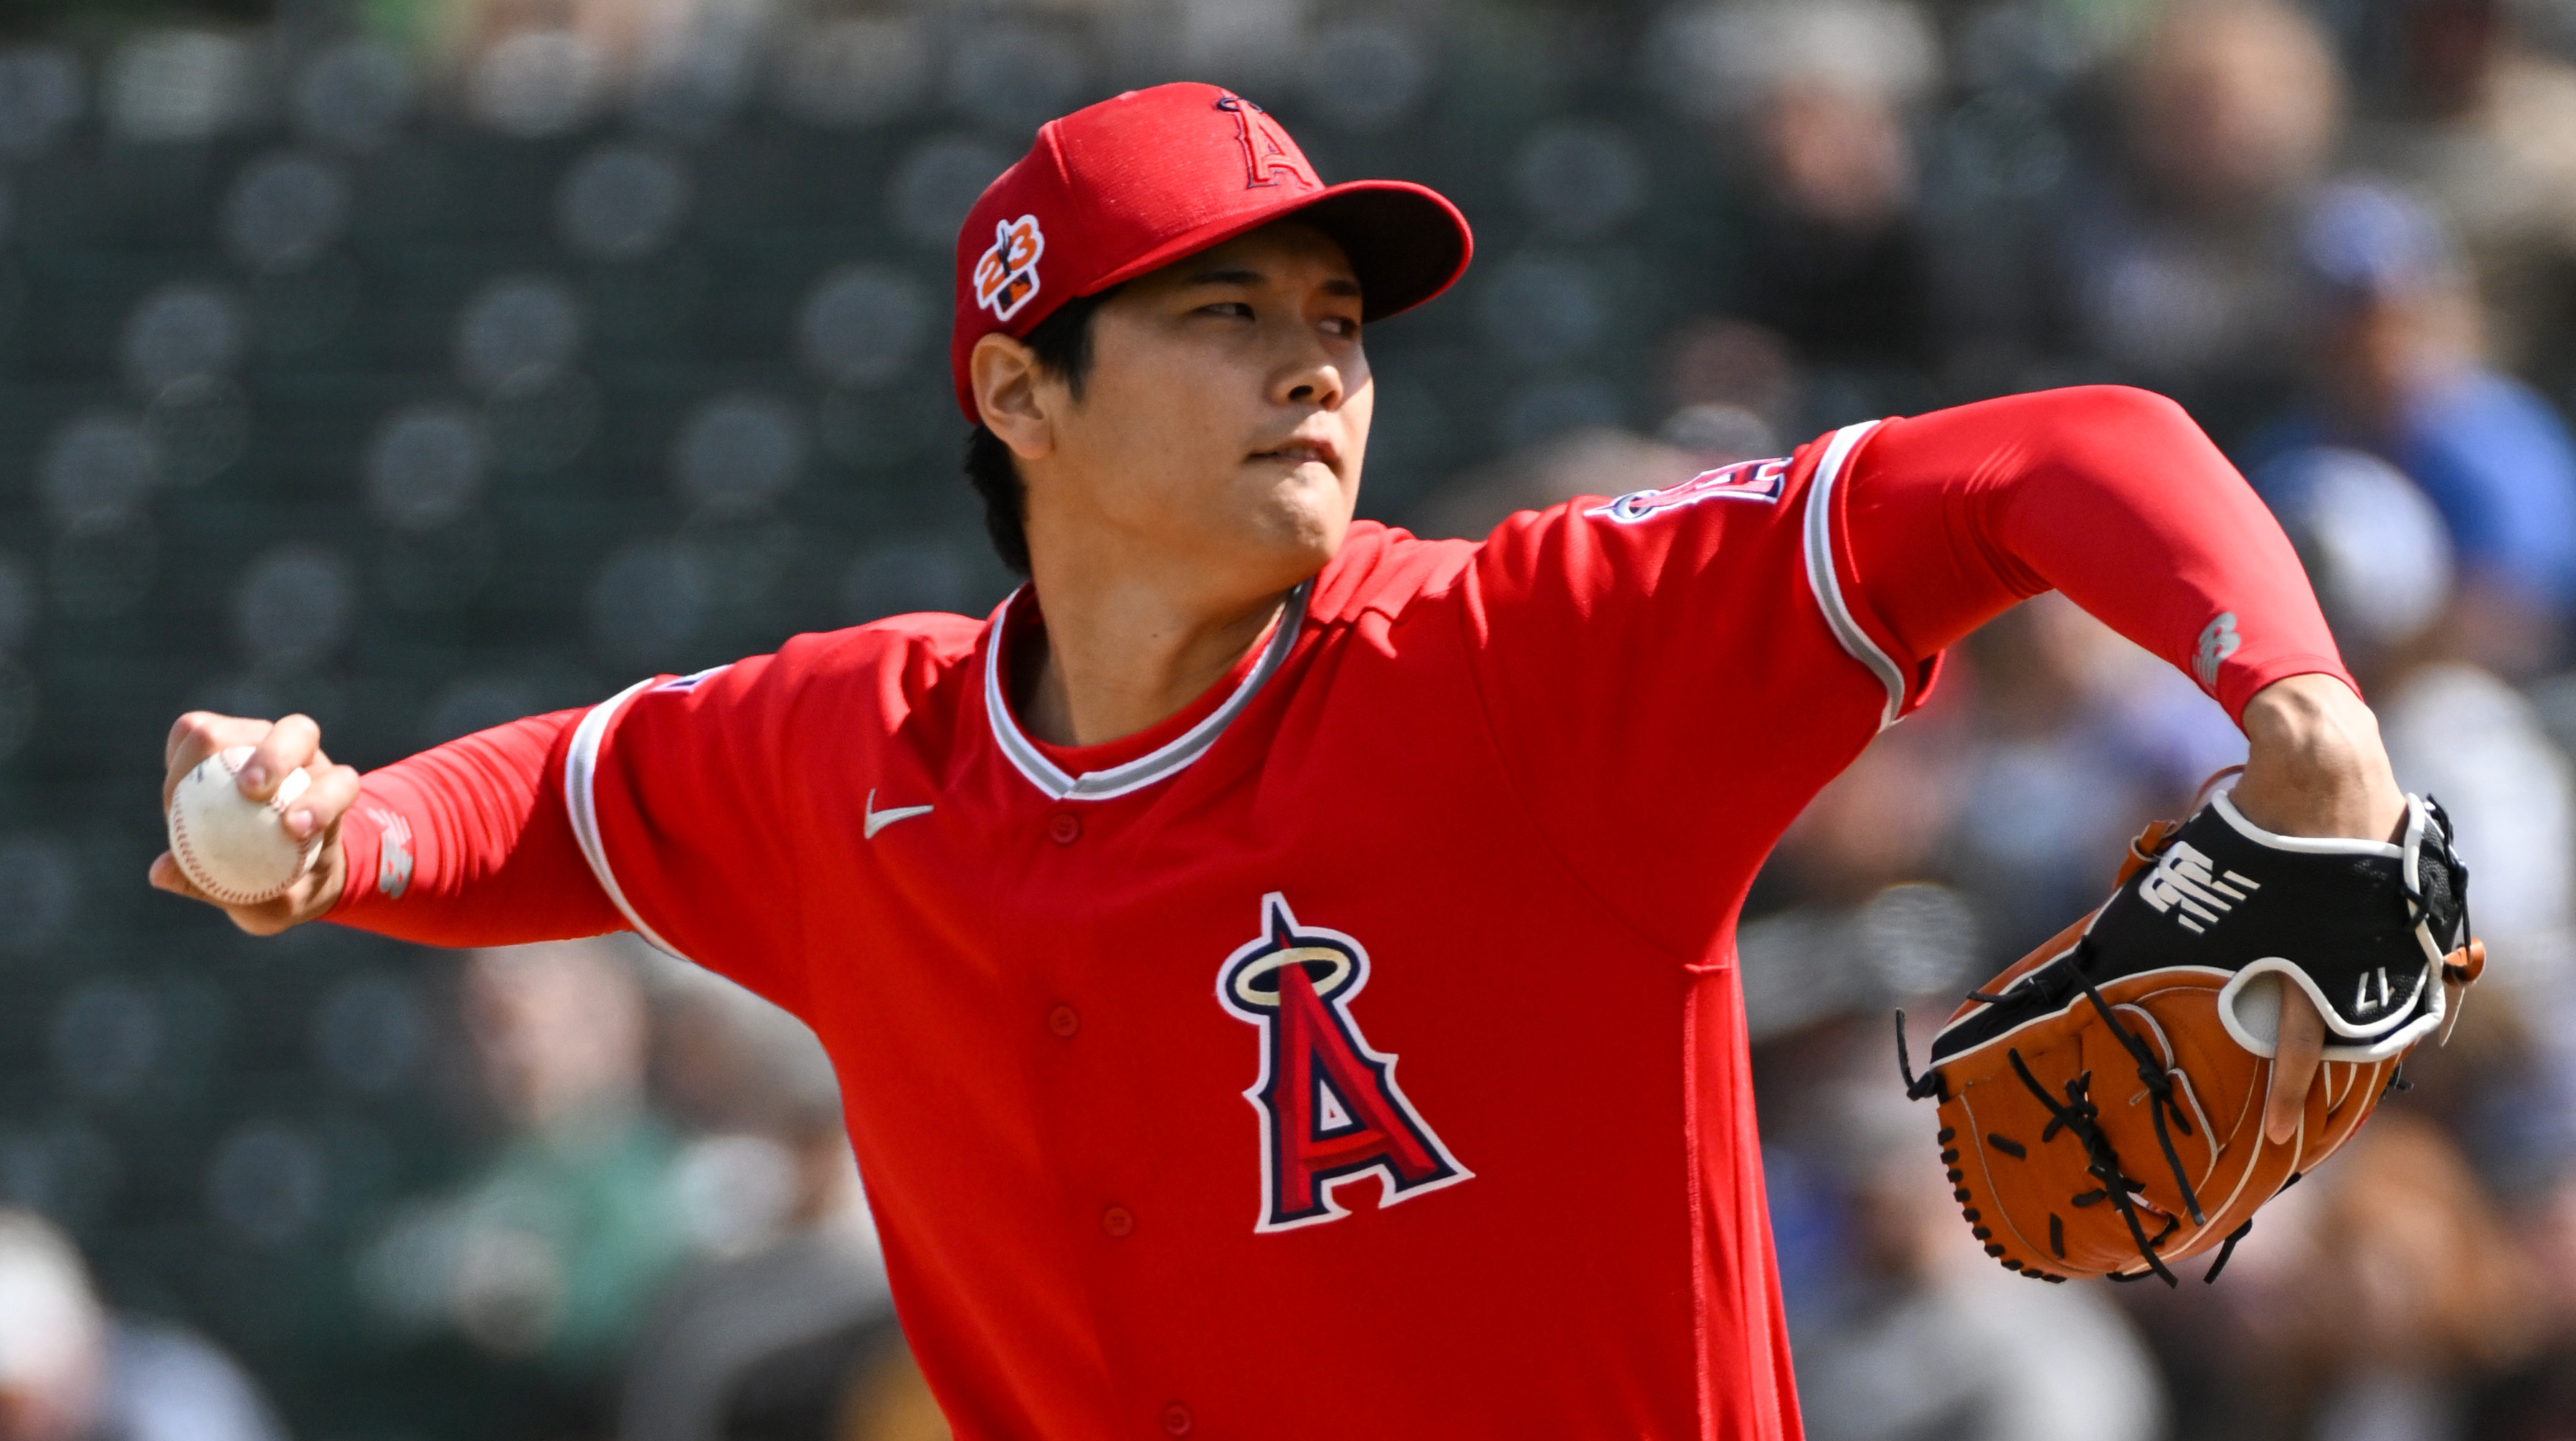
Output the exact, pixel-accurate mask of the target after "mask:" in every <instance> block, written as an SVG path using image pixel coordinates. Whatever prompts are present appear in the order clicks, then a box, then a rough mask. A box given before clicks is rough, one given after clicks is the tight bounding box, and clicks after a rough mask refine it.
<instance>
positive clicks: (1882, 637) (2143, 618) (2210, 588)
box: [1833, 386, 2405, 1139]
mask: <svg viewBox="0 0 2576 1441" xmlns="http://www.w3.org/2000/svg"><path fill="white" fill-rule="evenodd" d="M1840 489H1841V493H1840V494H1839V495H1836V496H1834V497H1833V501H1834V503H1835V504H1836V505H1837V506H1838V508H1839V514H1838V515H1837V516H1836V517H1835V519H1836V521H1837V522H1838V523H1837V525H1836V526H1835V541H1836V544H1835V551H1836V555H1835V560H1836V562H1837V564H1836V567H1835V568H1836V569H1837V570H1838V571H1841V572H1842V574H1841V576H1840V577H1839V579H1840V583H1841V588H1842V593H1843V595H1844V597H1845V599H1846V601H1847V602H1848V603H1849V604H1850V605H1851V606H1852V608H1853V610H1854V612H1855V614H1856V615H1858V616H1859V617H1861V619H1862V621H1863V627H1862V628H1863V629H1864V630H1865V631H1866V632H1867V633H1868V634H1869V635H1870V638H1871V640H1872V641H1873V642H1875V643H1877V644H1879V645H1882V646H1884V647H1885V648H1887V649H1888V650H1889V651H1890V652H1891V654H1890V656H1889V659H1890V660H1891V661H1892V662H1893V663H1894V666H1895V669H1896V671H1897V672H1898V673H1901V674H1904V675H1919V674H1920V673H1921V672H1922V666H1921V664H1920V662H1921V660H1922V659H1923V658H1928V657H1930V656H1933V655H1935V654H1937V653H1938V652H1939V651H1940V650H1941V648H1942V647H1944V646H1947V645H1949V644H1951V643H1952V642H1954V641H1956V640H1958V639H1959V638H1960V637H1962V636H1964V635H1966V634H1967V633H1968V632H1969V631H1971V630H1973V629H1975V628H1976V627H1977V626H1978V625H1980V624H1983V623H1984V622H1985V621H1986V620H1988V619H1990V618H1991V617H1993V616H1994V615H1996V614H1997V613H1999V612H2000V611H2002V610H2003V609H2005V608H2006V607H2008V606H2010V605H2012V604H2014V603H2015V602H2017V601H2020V600H2022V599H2025V598H2027V597H2029V596H2033V595H2037V594H2039V593H2040V592H2042V591H2046V590H2057V591H2061V592H2063V593H2064V594H2065V595H2066V596H2067V598H2068V599H2070V600H2072V601H2074V602H2075V603H2076V604H2077V605H2079V606H2082V607H2083V608H2084V609H2085V610H2086V611H2088V612H2090V613H2091V614H2092V615H2094V616H2095V617H2097V618H2098V619H2100V620H2101V621H2103V622H2104V623H2105V624H2107V625H2109V626H2110V627H2111V628H2112V629H2114V630H2116V631H2118V632H2120V634H2122V635H2124V636H2127V637H2128V638H2129V639H2130V640H2132V641H2135V642H2137V643H2138V644H2139V645H2141V646H2144V647H2145V648H2147V649H2148V650H2151V651H2153V652H2155V653H2156V654H2158V655H2160V656H2162V657H2164V658H2165V659H2166V660H2167V661H2170V662H2171V663H2173V664H2174V665H2175V666H2176V667H2177V668H2179V669H2180V670H2182V671H2183V672H2184V673H2185V674H2187V675H2190V676H2191V677H2192V678H2193V679H2194V680H2196V681H2198V682H2199V683H2200V685H2201V688H2202V689H2203V690H2205V691H2207V692H2208V693H2209V694H2210V695H2211V696H2213V697H2214V698H2216V699H2217V701H2218V702H2219V704H2220V705H2222V706H2224V707H2226V709H2227V711H2228V714H2229V715H2230V716H2232V717H2234V718H2235V720H2236V721H2237V723H2238V724H2239V725H2240V726H2242V727H2243V728H2244V731H2245V735H2246V740H2247V761H2246V767H2245V774H2244V776H2243V777H2242V778H2241V779H2240V780H2239V781H2238V783H2237V786H2236V791H2235V800H2236V804H2237V806H2238V807H2239V809H2241V810H2242V811H2243V812H2244V813H2245V815H2246V817H2247V818H2248V819H2249V820H2252V821H2254V822H2255V823H2256V824H2258V825H2261V826H2264V827H2266V828H2268V829H2270V830H2273V831H2276V832H2279V833H2281V834H2286V835H2318V836H2355V837H2366V838H2369V839H2374V840H2376V839H2384V838H2386V837H2388V836H2389V835H2390V834H2391V832H2392V831H2393V830H2394V829H2395V828H2396V826H2397V825H2398V824H2399V823H2400V821H2401V820H2402V819H2403V817H2404V813H2405V798H2404V794H2403V793H2402V792H2401V791H2400V790H2399V789H2398V787H2397V781H2396V776H2395V774H2394V772H2393V771H2392V770H2391V769H2390V766H2389V762H2388V754H2387V751H2386V750H2385V749H2384V748H2383V747H2382V745H2381V744H2380V738H2379V726H2378V722H2377V720H2376V718H2374V717H2373V716H2372V715H2371V712H2370V710H2369V708H2368V707H2367V706H2366V705H2364V704H2363V703H2362V700H2361V697H2360V694H2359V688H2358V687H2357V686H2356V685H2355V684H2354V683H2353V680H2352V677H2351V675H2350V673H2349V672H2347V671H2346V670H2345V669H2344V666H2343V663H2342V661H2341V659H2340V658H2339V657H2338V655H2337V653H2336V650H2335V644H2334V638H2333V636H2332V635H2331V634H2330V633H2329V632H2328V630H2327V628H2326V623H2325V617H2324V616H2323V614H2322V613H2320V612H2319V610H2318V608H2317V603H2316V597H2315V595H2314V594H2313V593H2312V592H2311V591H2310V590H2309V588H2308V582H2307V575H2306V572H2305V571H2304V570H2303V569H2302V568H2301V566H2300V564H2299V559H2298V555H2297V553H2296V552H2295V551H2293V550H2292V549H2291V546H2290V542H2289V540H2288V538H2287V537H2286V536H2284V535H2283V534H2282V533H2281V528H2280V526H2279V525H2278V524H2277V523H2276V522H2274V520H2273V519H2272V516H2271V513H2270V512H2269V511H2268V510H2266V509H2265V508H2264V506H2263V503H2262V502H2261V501H2260V500H2259V499H2257V498H2256V497H2255V495H2254V492H2253V490H2252V489H2251V488H2250V487H2248V486H2247V485H2246V483H2245V480H2244V478H2243V477H2242V476H2240V475H2239V474H2237V472H2236V470H2235V468H2234V467H2233V466H2231V465H2229V464H2228V463H2227V460H2226V458H2225V457H2224V456H2222V455H2220V454H2219V452H2218V448H2217V447H2216V446H2215V445H2213V444H2211V443H2210V440H2209V437H2208V436H2206V435H2205V434H2203V433H2202V432H2201V430H2200V428H2199V427H2198V426H2197V425H2195V424H2193V423H2192V421H2191V418H2190V417H2189V416H2188V415H2186V414H2185V413H2184V412H2183V410H2182V408H2181V407H2180V406H2178V405H2175V404H2174V403H2173V402H2172V401H2170V400H2167V399H2165V398H2163V397H2161V396H2157V395H2153V394H2151V393H2149V392H2146V391H2141V390H2132V389H2127V388H2125V387H2118V386H2087V387H2080V388H2075V389H2068V390H2057V391H2044V392H2039V393H2036V394H2032V395H2021V396H2011V397H2007V398H2005V399H2002V400H1994V401H1986V402H1983V403H1980V404H1976V405H1968V406H1961V407H1958V408H1956V409H1952V410H1945V411H1937V412H1934V413H1932V414H1929V415H1924V416H1919V417H1915V418H1911V419H1905V420H1894V421H1888V422H1885V423H1884V424H1881V425H1879V426H1878V427H1876V428H1875V429H1874V430H1872V431H1871V432H1870V434H1869V435H1868V436H1867V437H1866V438H1865V439H1864V440H1863V441H1862V442H1861V444H1860V447H1859V449H1858V450H1857V451H1856V452H1855V454H1854V456H1853V462H1852V464H1851V466H1850V467H1849V474H1848V478H1847V480H1846V481H1845V483H1844V484H1843V486H1842V487H1841V488H1840ZM2295 999H2297V1000H2299V1001H2300V1002H2301V1004H2299V1005H2297V1006H2293V1007H2290V1008H2289V1009H2288V1011H2287V1012H2286V1013H2285V1014H2284V1015H2283V1017H2282V1043H2281V1053H2280V1055H2281V1059H2280V1064H2279V1065H2278V1066H2277V1067H2276V1070H2275V1073H2274V1077H2273V1086H2272V1091H2271V1096H2270V1101H2269V1105H2268V1107H2267V1125H2266V1128H2267V1130H2269V1131H2271V1132H2273V1133H2274V1134H2275V1137H2276V1139H2277V1138H2279V1137H2281V1136H2286V1135H2287V1134H2288V1132H2289V1131H2290V1130H2292V1129H2294V1128H2295V1126H2296V1124H2297V1115H2298V1108H2299V1105H2300V1103H2301V1100H2302V1098H2303V1097H2304V1096H2305V1095H2306V1092H2307V1088H2308V1081H2309V1078H2310V1075H2311V1074H2312V1073H2313V1071H2314V1069H2315V1065H2316V1057H2317V1052H2318V1049H2319V1047H2320V1046H2321V1045H2322V1043H2323V1038H2324V1022H2323V1021H2322V1020H2321V1019H2320V1018H2319V1017H2318V1016H2317V1015H2316V1013H2315V1011H2314V1009H2313V1008H2312V1007H2309V1006H2307V1005H2305V1004H2304V1001H2305V998H2304V997H2298V998H2295Z"/></svg>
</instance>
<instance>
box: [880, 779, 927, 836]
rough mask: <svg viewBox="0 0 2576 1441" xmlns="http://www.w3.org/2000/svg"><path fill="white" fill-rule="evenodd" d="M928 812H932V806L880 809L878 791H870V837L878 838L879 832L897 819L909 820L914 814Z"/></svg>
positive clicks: (919, 814) (923, 814)
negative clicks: (878, 806)
mask: <svg viewBox="0 0 2576 1441" xmlns="http://www.w3.org/2000/svg"><path fill="white" fill-rule="evenodd" d="M928 814H930V807H928V806H896V807H894V808H893V809H891V810H882V811H881V810H878V809H877V793H876V792H875V791H869V792H868V807H867V831H868V839H869V840H875V839H876V838H877V832H879V831H881V830H884V829H885V828H886V827H888V826H890V825H893V824H894V823H895V822H896V821H908V820H911V819H912V818H913V817H914V816H926V815H928Z"/></svg>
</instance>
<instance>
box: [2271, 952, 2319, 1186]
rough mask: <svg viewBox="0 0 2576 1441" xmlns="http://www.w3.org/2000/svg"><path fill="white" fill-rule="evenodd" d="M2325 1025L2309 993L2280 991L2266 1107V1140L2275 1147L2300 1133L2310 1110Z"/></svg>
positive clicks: (2291, 988)
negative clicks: (2310, 1092) (2277, 1035)
mask: <svg viewBox="0 0 2576 1441" xmlns="http://www.w3.org/2000/svg"><path fill="white" fill-rule="evenodd" d="M2325 1043H2326V1021H2325V1017H2323V1016H2320V1015H2318V1014H2317V1008H2316V1005H2315V1004H2314V1003H2313V1002H2311V1001H2310V1000H2309V999H2308V996H2307V992H2305V991H2302V990H2300V989H2299V988H2298V987H2296V986H2291V985H2284V986H2282V987H2281V1031H2280V1039H2279V1040H2278V1041H2277V1042H2276V1043H2275V1044H2274V1046H2273V1048H2272V1089H2271V1092H2270V1094H2269V1095H2267V1096H2266V1097H2265V1098H2264V1103H2263V1138H2264V1139H2265V1140H2268V1141H2270V1142H2271V1143H2272V1144H2274V1145H2276V1146H2281V1145H2287V1144H2289V1141H2290V1138H2291V1137H2293V1136H2295V1135H2297V1134H2298V1133H2299V1118H2300V1117H2301V1116H2302V1115H2304V1114H2306V1112H2307V1109H2308V1086H2309V1085H2310V1083H2312V1082H2314V1081H2315V1080H2316V1077H2317V1066H2318V1063H2319V1058H2320V1054H2321V1053H2322V1052H2323V1051H2324V1050H2325Z"/></svg>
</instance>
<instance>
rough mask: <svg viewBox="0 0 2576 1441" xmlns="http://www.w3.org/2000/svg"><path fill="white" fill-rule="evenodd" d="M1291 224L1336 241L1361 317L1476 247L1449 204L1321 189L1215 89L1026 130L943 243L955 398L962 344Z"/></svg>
mask: <svg viewBox="0 0 2576 1441" xmlns="http://www.w3.org/2000/svg"><path fill="white" fill-rule="evenodd" d="M1283 215H1298V216H1300V217H1301V218H1303V219H1305V220H1307V221H1310V222H1312V223H1313V224H1314V225H1315V226H1316V227H1317V228H1318V229H1321V230H1323V231H1324V232H1325V233H1326V234H1329V235H1331V236H1332V237H1333V238H1334V239H1335V240H1337V241H1339V242H1340V243H1341V246H1342V250H1343V253H1345V254H1346V255H1348V256H1349V257H1350V261H1351V268H1352V270H1353V271H1355V272H1356V273H1357V274H1358V277H1359V282H1360V295H1361V304H1362V310H1361V318H1362V319H1363V320H1376V319H1377V318H1379V317H1380V316H1386V315H1393V314H1395V313H1396V312H1397V311H1400V310H1407V309H1410V308H1412V307H1414V306H1416V305H1420V304H1421V303H1422V302H1424V301H1426V300H1429V299H1430V298H1431V297H1433V296H1435V295H1438V294H1439V293H1440V292H1441V291H1444V290H1446V289H1448V288H1449V286H1450V284H1451V283H1452V282H1453V281H1455V280H1457V278H1458V276H1459V275H1460V274H1461V273H1462V272H1464V271H1465V270H1466V268H1467V259H1468V257H1469V256H1470V255H1472V254H1473V253H1474V252H1475V237H1474V236H1473V235H1472V234H1471V233H1470V232H1469V231H1468V229H1467V219H1466V217H1465V216H1463V215H1460V214H1459V213H1458V207H1457V206H1455V205H1452V204H1450V203H1449V202H1448V201H1447V200H1445V199H1443V198H1442V197H1441V196H1440V194H1439V193H1438V192H1437V191H1434V190H1431V189H1429V188H1427V187H1424V186H1420V185H1415V184H1413V183H1411V182H1409V181H1403V180H1353V181H1348V182H1345V183H1343V184H1340V185H1326V184H1325V183H1324V182H1323V181H1322V180H1320V179H1318V178H1316V175H1315V167H1313V166H1312V165H1309V164H1307V163H1306V156H1305V153H1304V152H1303V151H1300V150H1299V149H1298V148H1297V142H1296V141H1294V140H1291V139H1289V138H1288V132H1287V130H1286V129H1285V128H1284V127H1282V126H1281V125H1280V124H1279V122H1278V121H1276V120H1273V119H1271V118H1270V116H1269V115H1268V114H1266V113H1264V112H1263V110H1262V109H1261V107H1260V106H1258V105H1255V104H1253V103H1252V102H1251V101H1249V100H1246V99H1244V98H1242V97H1241V96H1239V95H1236V94H1234V93H1233V92H1232V91H1229V90H1223V89H1220V88H1218V87H1217V86H1214V85H1199V84H1192V83H1187V82H1183V83H1178V84H1172V85H1157V86H1155V87H1153V88H1152V89H1150V90H1130V91H1128V92H1127V93H1126V94H1124V95H1121V96H1119V97H1117V98H1116V99H1114V100H1103V101H1101V102H1100V103H1099V104H1097V105H1089V106H1085V107H1083V108H1082V109H1080V110H1077V111H1075V112H1073V113H1072V114H1071V115H1067V116H1065V117H1063V118H1062V119H1058V120H1050V121H1048V122H1047V123H1046V124H1044V125H1042V126H1040V127H1038V138H1037V143H1036V144H1034V145H1032V146H1030V147H1029V153H1028V154H1026V155H1024V156H1021V157H1020V160H1019V163H1018V164H1016V165H1013V166H1012V167H1011V168H1010V169H1008V170H1005V171H1003V172H1002V174H1001V178H1000V179H998V180H995V181H994V182H993V183H992V184H991V185H989V186H986V187H985V189H984V194H983V198H981V199H979V200H977V201H976V202H975V208H974V209H973V210H972V211H970V212H968V214H967V216H966V224H965V227H964V228H963V229H962V230H960V231H959V232H958V234H957V322H956V329H955V331H954V333H953V334H952V336H951V337H950V340H949V345H948V363H949V369H950V371H951V372H952V374H953V376H954V378H955V380H956V382H957V403H958V405H959V406H960V407H962V408H963V409H964V410H965V412H966V418H967V419H968V420H970V421H972V420H980V419H981V418H982V417H981V415H980V413H979V412H978V411H977V410H976V409H975V393H974V390H973V388H972V386H971V385H969V383H968V381H967V374H966V358H967V357H968V356H969V355H972V354H973V353H974V350H975V342H976V341H978V340H981V339H983V338H984V337H985V336H987V335H990V334H992V333H993V332H994V331H997V330H998V331H1001V332H1003V333H1005V334H1008V335H1013V336H1024V335H1026V334H1028V333H1029V331H1030V330H1032V329H1034V328H1035V327H1036V325H1037V323H1038V322H1039V321H1041V320H1044V319H1046V318H1047V316H1048V315H1049V314H1051V313H1053V312H1054V310H1055V308H1056V307H1057V306H1059V305H1062V304H1064V302H1066V301H1067V300H1070V299H1072V298H1073V297H1075V296H1077V295H1092V294H1096V293H1098V292H1100V291H1103V290H1106V289H1108V288H1109V287H1110V286H1113V285H1116V284H1118V283H1120V282H1121V281H1126V280H1133V279H1135V278H1136V277H1137V276H1139V275H1142V274H1144V273H1145V272H1146V271H1149V270H1153V269H1157V268H1159V267H1161V266H1165V265H1169V264H1170V263H1172V262H1173V261H1175V260H1178V259H1180V258H1181V257H1182V256H1184V255H1189V254H1192V253H1193V252H1196V251H1201V250H1205V249H1207V248H1208V247H1209V246H1211V245H1215V244H1218V243H1219V242H1221V241H1226V240H1231V239H1233V238H1234V237H1235V236H1238V235H1241V234H1243V233H1244V232H1245V231H1247V230H1252V229H1255V228H1257V227H1259V226H1262V225H1266V224H1268V223H1269V222H1271V221H1273V220H1277V219H1278V218H1280V217H1281V216H1283Z"/></svg>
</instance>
